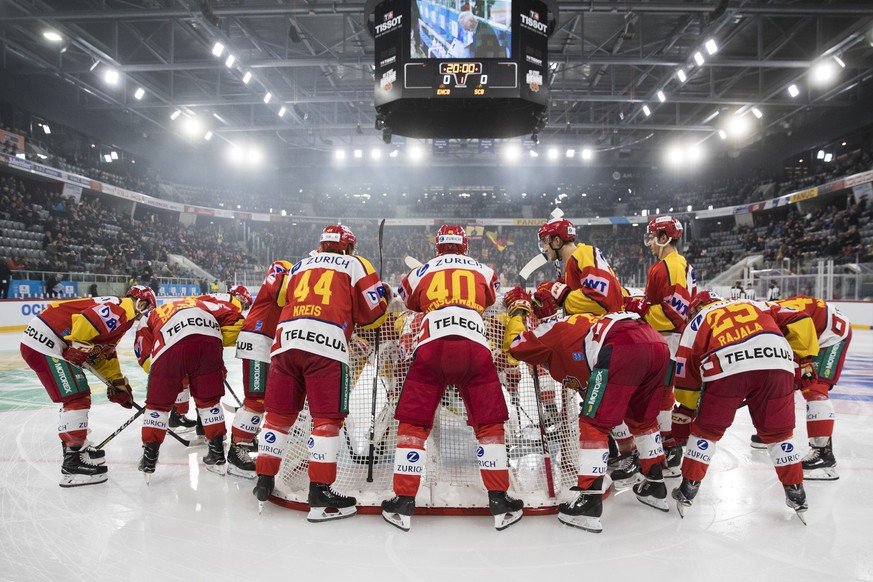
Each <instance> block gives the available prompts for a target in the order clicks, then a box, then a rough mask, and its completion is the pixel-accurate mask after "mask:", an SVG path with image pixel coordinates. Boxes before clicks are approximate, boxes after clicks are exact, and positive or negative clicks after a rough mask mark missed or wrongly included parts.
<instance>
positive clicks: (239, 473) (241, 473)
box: [227, 463, 258, 479]
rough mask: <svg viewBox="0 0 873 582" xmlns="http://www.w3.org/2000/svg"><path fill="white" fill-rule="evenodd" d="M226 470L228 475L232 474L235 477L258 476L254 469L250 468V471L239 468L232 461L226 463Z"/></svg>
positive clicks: (248, 477)
mask: <svg viewBox="0 0 873 582" xmlns="http://www.w3.org/2000/svg"><path fill="white" fill-rule="evenodd" d="M227 472H228V473H229V474H230V475H234V476H235V477H242V478H243V479H255V478H257V476H258V474H257V473H256V472H255V470H254V469H252V470H251V471H246V470H245V469H240V468H239V467H237V466H236V465H234V464H232V463H228V464H227Z"/></svg>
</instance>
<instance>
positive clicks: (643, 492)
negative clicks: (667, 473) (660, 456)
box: [634, 465, 670, 511]
mask: <svg viewBox="0 0 873 582" xmlns="http://www.w3.org/2000/svg"><path fill="white" fill-rule="evenodd" d="M634 493H636V495H637V499H639V500H640V502H641V503H645V504H646V505H648V506H650V507H654V508H655V509H659V510H661V511H669V510H670V508H669V507H668V506H667V486H666V485H664V477H663V470H662V468H661V465H652V468H651V469H649V474H648V475H646V478H645V480H644V481H643V482H642V483H637V484H636V485H634Z"/></svg>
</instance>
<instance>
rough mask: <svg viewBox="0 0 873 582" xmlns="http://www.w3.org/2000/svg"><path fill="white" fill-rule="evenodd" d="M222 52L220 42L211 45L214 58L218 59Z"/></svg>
mask: <svg viewBox="0 0 873 582" xmlns="http://www.w3.org/2000/svg"><path fill="white" fill-rule="evenodd" d="M223 52H224V45H223V44H221V43H220V42H216V43H215V44H214V45H212V54H214V55H215V56H216V57H220V56H221V54H222V53H223Z"/></svg>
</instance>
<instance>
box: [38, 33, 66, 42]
mask: <svg viewBox="0 0 873 582" xmlns="http://www.w3.org/2000/svg"><path fill="white" fill-rule="evenodd" d="M42 37H43V38H44V39H46V40H48V41H51V42H61V41H62V40H64V37H62V36H61V35H60V34H58V33H57V32H55V31H54V30H46V31H45V32H43V33H42Z"/></svg>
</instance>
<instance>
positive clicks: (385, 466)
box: [273, 302, 579, 514]
mask: <svg viewBox="0 0 873 582" xmlns="http://www.w3.org/2000/svg"><path fill="white" fill-rule="evenodd" d="M484 318H485V320H486V324H487V328H488V339H489V341H490V343H491V347H492V354H493V355H494V360H495V365H496V366H497V370H498V373H499V376H500V380H501V384H502V385H503V392H504V397H505V398H506V404H507V408H508V410H509V420H507V421H506V423H504V428H505V434H506V449H507V453H508V460H509V475H510V491H509V492H510V494H511V495H512V496H514V497H517V498H520V499H523V500H524V502H525V511H526V512H528V513H531V512H537V511H540V512H543V513H551V512H554V511H556V507H557V505H558V503H559V502H564V501H567V500H568V499H570V498H571V497H572V494H571V493H570V491H569V489H570V487H573V486H575V485H576V473H577V470H576V468H577V466H578V457H579V450H578V449H579V427H578V421H577V419H578V415H579V397H578V396H577V394H576V393H575V392H573V391H571V390H567V389H564V388H562V386H561V385H560V384H559V383H557V382H555V381H554V380H552V379H551V377H550V376H549V375H548V374H547V373H546V372H545V370H540V389H541V404H542V407H539V406H537V399H536V391H535V389H534V382H533V377H532V373H533V371H532V369H531V368H530V367H529V366H528V365H526V364H514V365H513V364H510V362H509V361H508V360H507V358H506V356H505V355H504V354H502V351H501V349H500V346H501V344H502V342H503V333H504V330H505V327H504V324H503V322H504V321H505V319H506V314H505V311H504V309H503V307H502V306H494V307H492V308H491V309H489V310H488V311H486V312H485V314H484ZM414 319H415V314H412V313H410V312H407V311H404V308H403V306H402V304H399V303H396V302H395V303H392V306H391V315H390V316H389V319H388V321H386V323H385V325H383V326H382V328H381V331H380V333H381V338H380V346H379V357H378V364H379V373H378V379H376V372H377V370H376V361H377V358H376V357H375V353H373V352H374V347H375V333H374V332H367V331H362V330H359V331H358V332H356V334H355V335H354V336H353V341H352V345H351V350H350V352H351V356H352V357H351V361H350V366H349V368H350V372H351V373H352V374H354V376H353V380H354V384H353V388H352V392H351V395H350V401H349V415H348V417H347V418H346V421H345V425H344V427H343V429H342V431H341V434H340V439H341V445H340V450H339V455H338V458H337V479H336V482H335V483H334V485H333V488H334V490H336V491H337V492H339V493H342V494H344V495H351V496H354V497H356V498H357V502H358V510H359V511H361V512H363V513H367V512H368V510H370V511H373V512H375V511H377V509H376V508H378V507H379V505H380V503H381V501H382V500H384V499H388V498H390V497H392V496H393V492H392V478H393V471H394V450H395V446H396V444H397V421H396V420H394V409H395V407H396V405H397V398H398V396H399V394H400V388H401V387H402V385H403V380H404V378H405V374H406V373H407V372H408V370H409V365H410V363H411V360H410V358H411V353H412V350H413V349H414V345H413V344H412V341H411V338H412V337H414V334H415V332H416V331H417V330H415V329H414V324H413V322H414ZM374 381H375V382H376V417H375V433H374V434H375V438H374V450H375V454H374V462H373V479H372V482H368V481H367V475H368V451H369V444H370V443H369V423H370V415H371V409H372V398H373V386H374ZM540 410H542V411H543V418H542V419H541V418H540V413H539V411H540ZM541 422H542V424H543V426H542V431H541V428H540V423H541ZM311 430H312V417H311V416H310V414H309V408H308V405H307V406H306V407H305V408H304V410H303V411H302V412H301V413H300V415H299V417H298V419H297V421H296V423H295V424H294V425H293V426H292V427H291V430H290V432H289V435H288V442H287V444H286V447H285V455H284V458H283V460H282V465H281V468H280V470H279V474H278V475H277V477H276V487H275V490H274V492H273V500H274V501H276V502H277V503H279V504H280V505H284V506H287V507H292V508H295V509H306V508H308V506H307V505H306V504H307V494H308V491H309V477H308V474H307V469H308V460H307V457H308V452H307V440H308V438H309V435H310V432H311ZM541 432H544V434H545V437H546V438H545V442H543V439H542V438H541ZM477 446H478V444H477V442H476V438H475V436H474V434H473V430H472V428H471V427H470V426H468V424H467V414H466V410H465V408H464V404H463V401H462V400H461V397H460V395H459V393H458V391H457V390H456V389H455V388H454V387H453V386H449V387H448V388H447V390H446V393H445V395H444V397H443V399H442V402H441V404H440V406H439V407H438V410H437V413H436V415H435V418H434V426H433V429H432V431H431V433H430V436H429V437H428V440H427V443H426V464H425V473H424V475H423V477H422V480H421V487H420V489H419V492H418V495H417V496H416V513H417V514H423V513H455V512H458V513H487V512H488V510H487V506H488V496H487V492H486V490H485V488H484V486H483V485H482V480H481V477H480V474H479V470H478V468H477V465H476V449H477ZM546 451H548V453H549V456H550V459H551V463H550V464H551V472H552V487H551V489H553V491H554V496H551V495H550V494H549V490H550V486H549V482H548V479H547V476H546V466H547V464H548V463H547V462H546V454H545V452H546Z"/></svg>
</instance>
